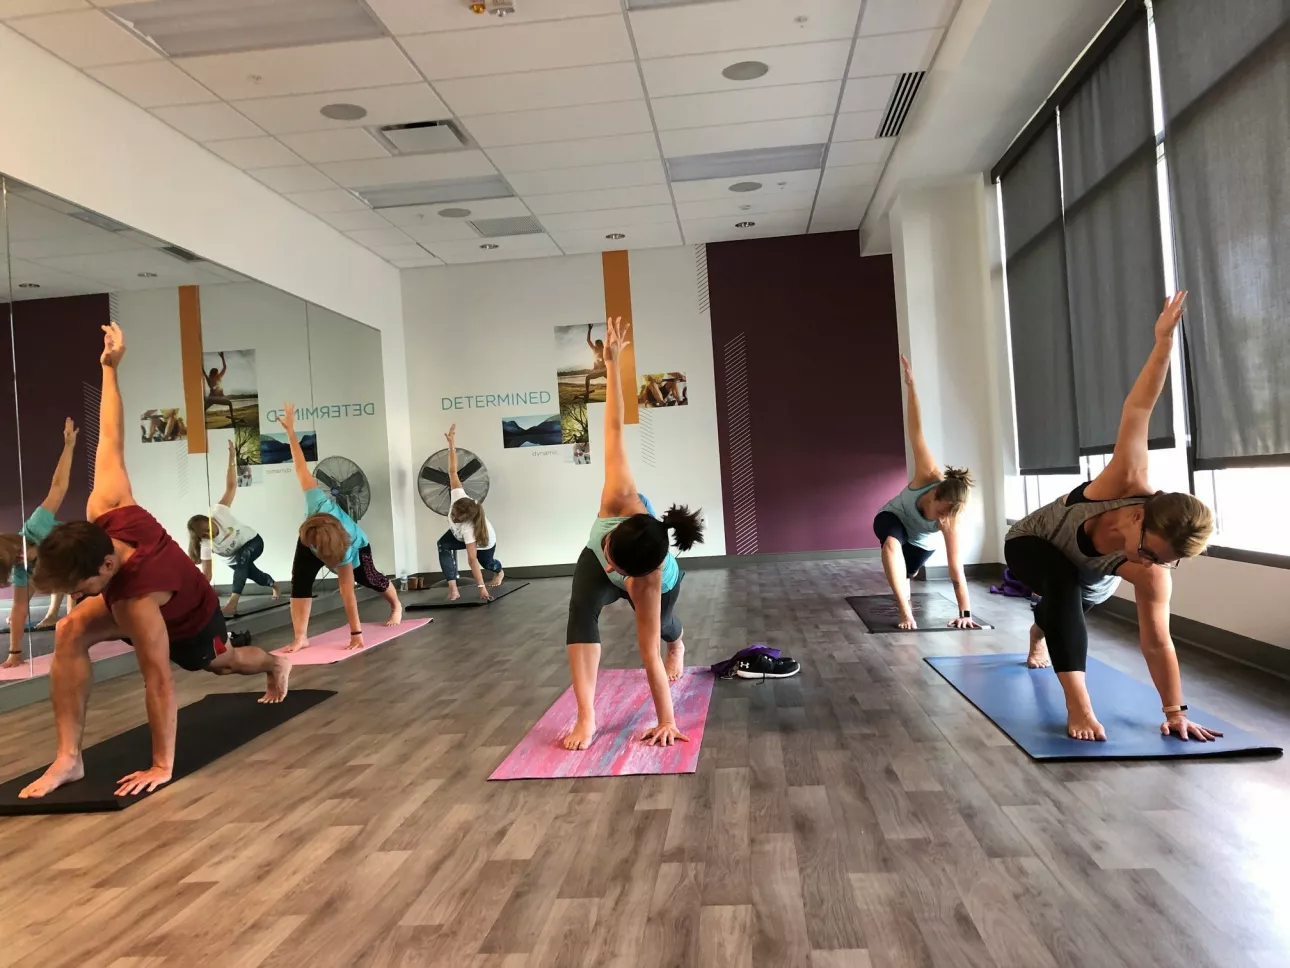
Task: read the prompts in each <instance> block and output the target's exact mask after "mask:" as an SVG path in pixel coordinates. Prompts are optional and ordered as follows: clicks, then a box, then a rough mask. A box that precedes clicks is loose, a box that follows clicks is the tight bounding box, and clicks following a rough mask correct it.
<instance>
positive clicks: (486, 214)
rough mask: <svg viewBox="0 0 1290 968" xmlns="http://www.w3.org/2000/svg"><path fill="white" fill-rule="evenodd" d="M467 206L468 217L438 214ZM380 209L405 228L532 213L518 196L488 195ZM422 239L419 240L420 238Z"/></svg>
mask: <svg viewBox="0 0 1290 968" xmlns="http://www.w3.org/2000/svg"><path fill="white" fill-rule="evenodd" d="M463 208H464V209H466V210H467V211H469V212H470V215H469V216H463V217H461V218H445V217H444V216H442V215H440V214H439V213H440V212H442V211H445V210H450V209H463ZM381 212H382V213H383V214H384V216H385V218H386V220H387V221H388V222H390V223H391V224H392V225H399V226H405V227H412V226H427V225H436V224H442V225H455V226H462V225H464V224H465V223H466V221H467V219H468V218H470V219H480V218H522V217H523V216H525V215H528V214H530V213H529V210H528V208H527V207H526V206H525V205H524V203H523V202H522V201H520V200H519V199H518V198H486V199H481V200H480V201H475V202H470V201H467V202H440V203H439V204H437V205H407V206H403V207H400V208H383V209H381ZM460 237H461V236H457V235H445V236H442V238H445V239H455V238H460ZM418 241H420V240H418Z"/></svg>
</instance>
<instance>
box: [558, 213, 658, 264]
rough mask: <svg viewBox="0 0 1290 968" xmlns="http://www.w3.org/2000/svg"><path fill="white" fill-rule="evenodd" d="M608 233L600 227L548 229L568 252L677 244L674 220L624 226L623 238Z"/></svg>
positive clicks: (570, 253) (651, 247)
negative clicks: (610, 235)
mask: <svg viewBox="0 0 1290 968" xmlns="http://www.w3.org/2000/svg"><path fill="white" fill-rule="evenodd" d="M609 234H610V233H609V232H607V231H605V229H603V228H596V229H573V230H570V231H566V232H554V231H553V232H552V233H551V237H552V238H553V239H555V241H556V244H557V245H559V246H560V248H561V249H563V250H564V251H565V253H566V254H568V255H573V254H574V253H579V252H613V251H616V250H619V249H661V248H666V247H669V246H674V245H681V244H682V242H681V230H680V229H678V228H677V225H676V221H675V220H673V221H671V222H658V223H656V224H654V225H631V226H624V227H623V229H622V234H623V235H625V236H627V237H626V238H625V239H610V238H606V236H608V235H609Z"/></svg>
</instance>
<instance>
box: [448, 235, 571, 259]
mask: <svg viewBox="0 0 1290 968" xmlns="http://www.w3.org/2000/svg"><path fill="white" fill-rule="evenodd" d="M481 245H495V246H497V248H495V249H481V248H480V246H481ZM431 251H432V252H433V253H434V254H435V255H437V256H438V257H439V258H440V259H443V261H444V262H447V263H448V264H449V265H453V264H462V263H467V262H505V261H506V260H508V259H536V258H538V257H540V256H547V255H560V250H559V248H557V247H556V244H555V242H553V241H552V240H551V237H550V236H548V235H513V236H507V237H505V238H500V239H474V240H472V241H469V242H465V241H463V242H439V243H436V244H435V245H434V246H433V247H432V249H431Z"/></svg>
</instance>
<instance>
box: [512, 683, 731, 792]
mask: <svg viewBox="0 0 1290 968" xmlns="http://www.w3.org/2000/svg"><path fill="white" fill-rule="evenodd" d="M713 681H714V680H713V678H712V673H711V671H710V670H708V669H706V668H702V669H686V670H685V675H684V676H682V677H681V678H680V680H678V681H677V682H674V683H672V707H673V709H674V710H675V712H676V723H677V725H678V726H679V727H680V729H681V732H683V733H685V735H686V736H688V737H689V738H690V741H689V742H688V743H677V744H676V745H674V746H667V747H664V746H647V745H646V744H644V743H642V742H641V736H642V735H644V733H645V732H646V731H647V730H648V729H650V728H651V727H652V726H654V724H655V722H656V720H655V716H654V700H653V698H652V697H651V696H650V691H649V680H648V679H646V678H645V670H644V669H601V670H600V675H599V678H598V679H597V681H596V722H597V724H598V725H599V729H598V730H597V731H596V738H595V740H594V741H593V742H592V744H591V748H590V749H585V750H579V751H577V752H571V751H569V750H566V749H564V748H563V747H562V746H561V745H560V740H561V739H562V738H563V737H564V735H565V734H566V733H568V732H569V730H571V729H573V724H574V723H575V722H576V721H577V719H578V703H577V700H575V699H574V697H573V687H572V686H570V687H569V688H568V689H566V690H565V691H564V695H562V696H561V697H560V698H559V699H557V700H556V701H555V705H554V706H552V707H551V708H550V709H548V710H547V711H546V714H545V715H544V716H543V717H542V718H541V719H539V720H538V723H537V725H536V726H534V727H533V728H532V729H531V730H529V732H528V735H526V736H525V737H524V739H522V740H520V744H519V745H518V746H516V747H515V749H513V750H511V752H510V755H509V756H507V757H506V759H505V760H503V761H502V765H501V766H499V767H498V768H497V769H496V770H494V771H493V775H492V776H490V777H489V779H490V780H525V779H542V780H548V779H555V778H557V777H567V776H633V775H638V774H663V773H693V772H694V771H695V769H697V768H698V765H699V748H700V747H701V746H702V745H703V727H704V723H705V722H706V721H707V718H708V703H709V702H710V701H711V699H712V683H713Z"/></svg>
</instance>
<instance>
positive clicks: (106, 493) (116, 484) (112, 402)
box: [85, 321, 135, 521]
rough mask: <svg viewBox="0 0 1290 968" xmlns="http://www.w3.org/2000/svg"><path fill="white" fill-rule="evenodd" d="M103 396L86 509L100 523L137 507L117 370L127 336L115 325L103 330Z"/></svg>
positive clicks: (105, 327) (86, 513)
mask: <svg viewBox="0 0 1290 968" xmlns="http://www.w3.org/2000/svg"><path fill="white" fill-rule="evenodd" d="M102 329H103V352H102V353H101V354H100V355H99V363H100V364H101V365H102V367H103V395H102V398H101V399H100V400H99V443H98V449H97V450H96V451H95V452H94V490H93V491H91V492H90V499H89V501H88V502H87V503H86V505H85V517H87V518H88V519H89V520H91V521H94V520H97V519H98V517H99V516H100V515H102V514H105V513H106V512H108V511H111V510H112V509H113V508H120V507H127V506H129V505H131V504H134V503H135V501H134V494H133V492H132V491H131V490H130V477H129V475H128V474H126V471H125V411H124V409H123V408H122V406H121V387H120V385H119V383H118V382H117V369H118V368H119V367H120V365H121V359H122V357H124V356H125V334H124V333H122V332H121V327H120V326H118V325H117V324H116V322H115V321H113V322H112V323H110V324H108V325H107V326H104V327H102Z"/></svg>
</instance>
